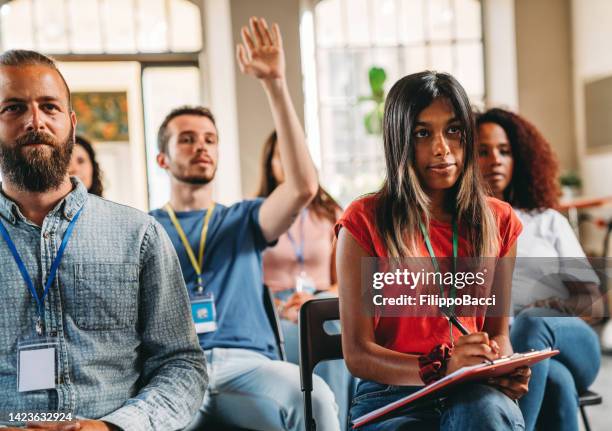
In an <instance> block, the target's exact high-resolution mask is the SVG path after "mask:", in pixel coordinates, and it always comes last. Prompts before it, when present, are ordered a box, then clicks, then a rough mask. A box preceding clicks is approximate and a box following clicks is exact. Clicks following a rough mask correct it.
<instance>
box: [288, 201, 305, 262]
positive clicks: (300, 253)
mask: <svg viewBox="0 0 612 431" xmlns="http://www.w3.org/2000/svg"><path fill="white" fill-rule="evenodd" d="M307 213H308V208H304V209H303V210H302V213H301V214H300V245H299V246H298V245H297V244H296V243H295V239H293V236H292V235H291V232H289V231H287V237H288V238H289V241H290V242H291V245H292V246H293V250H294V251H295V257H296V258H297V261H298V263H299V264H300V266H301V267H302V268H303V267H304V219H305V218H306V214H307Z"/></svg>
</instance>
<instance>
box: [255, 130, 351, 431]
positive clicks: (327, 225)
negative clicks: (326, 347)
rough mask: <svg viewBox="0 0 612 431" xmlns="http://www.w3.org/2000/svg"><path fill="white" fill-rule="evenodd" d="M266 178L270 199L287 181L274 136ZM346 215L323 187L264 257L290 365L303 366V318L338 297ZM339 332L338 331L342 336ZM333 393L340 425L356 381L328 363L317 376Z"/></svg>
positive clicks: (340, 365) (266, 155)
mask: <svg viewBox="0 0 612 431" xmlns="http://www.w3.org/2000/svg"><path fill="white" fill-rule="evenodd" d="M261 161H262V175H261V180H260V185H259V191H258V193H257V195H258V196H259V197H261V198H267V197H268V196H270V194H271V193H272V192H273V191H274V190H275V189H276V187H278V185H279V184H282V183H283V182H284V181H285V173H284V171H283V166H282V162H281V158H280V151H279V146H278V137H277V134H276V131H274V132H272V133H271V134H270V136H269V137H268V139H267V140H266V142H265V144H264V147H263V152H262V160H261ZM341 214H342V209H341V208H340V205H338V203H337V202H336V201H335V200H334V199H333V198H332V197H331V196H330V195H329V193H327V192H326V191H325V190H324V189H323V187H321V186H319V189H318V191H317V194H316V195H315V197H314V199H313V200H312V201H311V202H310V204H309V205H308V206H307V207H306V208H304V209H303V210H302V212H301V213H300V215H299V216H298V217H297V219H296V220H295V222H293V225H291V227H290V228H289V230H288V231H287V232H286V233H284V234H282V235H281V236H280V237H279V238H278V244H276V245H275V246H274V247H270V248H268V249H267V250H266V252H265V253H264V255H263V266H264V284H265V285H266V286H268V288H269V289H270V290H271V291H272V293H273V294H274V297H275V302H276V304H277V307H278V310H279V315H280V317H281V326H282V331H283V335H284V339H285V348H286V352H287V360H288V361H289V362H292V363H294V364H299V330H298V325H297V323H298V315H299V311H300V307H301V306H302V304H303V303H304V302H306V301H308V300H309V299H312V298H324V297H330V296H338V284H337V280H336V266H335V259H334V224H335V223H336V220H337V219H338V218H339V217H340V215H341ZM339 329H340V328H339V327H337V328H336V329H335V330H336V331H338V332H339ZM315 373H316V374H318V375H319V376H321V377H322V378H323V380H325V382H326V383H327V384H328V385H329V387H330V388H331V390H332V391H333V392H334V395H335V397H336V402H337V404H338V413H339V415H340V416H339V419H340V424H346V412H347V409H348V403H349V402H350V397H351V395H352V388H353V386H352V382H353V378H352V377H351V375H350V373H349V372H348V370H347V369H346V366H345V365H344V361H342V360H337V361H326V362H323V363H321V364H320V365H319V366H318V367H317V369H316V371H315Z"/></svg>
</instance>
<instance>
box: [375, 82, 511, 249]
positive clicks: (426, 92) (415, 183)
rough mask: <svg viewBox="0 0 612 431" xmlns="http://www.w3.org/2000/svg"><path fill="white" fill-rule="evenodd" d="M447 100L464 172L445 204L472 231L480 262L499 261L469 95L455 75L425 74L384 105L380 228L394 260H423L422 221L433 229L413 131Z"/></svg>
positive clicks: (398, 88) (397, 88) (396, 89)
mask: <svg viewBox="0 0 612 431" xmlns="http://www.w3.org/2000/svg"><path fill="white" fill-rule="evenodd" d="M440 97H442V98H445V99H448V100H449V102H450V103H451V105H452V106H453V109H454V112H455V116H456V117H457V119H458V120H459V122H460V123H461V130H462V132H461V141H462V145H463V151H464V162H463V172H462V173H461V175H460V176H459V178H458V180H457V183H456V184H455V185H454V186H453V188H452V190H451V192H452V193H451V194H452V198H451V199H449V200H448V201H447V202H446V204H447V206H448V208H449V209H450V210H452V211H453V212H455V213H456V214H457V217H458V222H459V223H462V222H463V223H464V224H465V226H466V228H467V240H468V242H469V243H470V244H472V247H473V249H472V250H471V252H472V253H474V255H475V256H495V255H496V254H497V250H498V247H499V245H498V234H497V228H496V222H495V219H494V217H493V213H492V211H491V210H490V208H489V206H488V204H487V202H486V196H485V193H484V192H483V189H482V185H481V182H480V176H479V174H478V170H477V169H478V163H477V162H478V161H477V159H476V152H475V151H476V149H475V144H474V137H475V124H474V115H473V114H472V108H471V106H470V102H469V99H468V97H467V94H466V93H465V90H464V89H463V87H461V85H460V84H459V82H457V80H456V79H455V78H453V77H452V76H451V75H449V74H446V73H436V72H430V71H425V72H420V73H415V74H412V75H408V76H405V77H404V78H402V79H400V80H399V81H397V82H396V83H395V85H393V87H392V88H391V90H390V91H389V94H388V96H387V100H386V102H385V113H384V119H383V142H384V149H385V162H386V178H385V182H384V184H383V186H382V188H381V189H380V190H379V191H378V193H377V195H378V198H379V201H378V202H379V205H378V207H377V210H376V226H377V229H378V231H379V234H380V235H381V237H382V238H383V241H384V242H385V245H386V248H387V250H388V254H389V257H404V256H410V255H412V256H416V255H418V239H419V238H420V236H421V234H420V230H419V216H420V215H423V216H424V218H425V222H426V224H428V223H429V204H430V201H429V197H428V196H427V194H426V193H425V192H424V190H423V188H422V187H421V184H420V181H419V179H418V176H417V172H416V168H415V148H414V142H413V132H414V126H415V124H416V121H417V118H418V116H419V114H420V113H421V111H423V110H424V109H425V108H426V107H428V106H429V105H430V104H431V103H432V102H433V101H434V99H436V98H440Z"/></svg>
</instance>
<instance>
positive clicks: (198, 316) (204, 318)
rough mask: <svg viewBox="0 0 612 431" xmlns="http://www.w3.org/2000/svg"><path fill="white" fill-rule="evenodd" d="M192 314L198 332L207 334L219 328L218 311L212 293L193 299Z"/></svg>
mask: <svg viewBox="0 0 612 431" xmlns="http://www.w3.org/2000/svg"><path fill="white" fill-rule="evenodd" d="M191 316H192V318H193V323H194V325H195V329H196V333H198V334H205V333H207V332H213V331H216V330H217V311H216V309H215V298H214V296H213V295H212V293H210V294H206V295H202V296H197V297H195V298H194V299H192V300H191Z"/></svg>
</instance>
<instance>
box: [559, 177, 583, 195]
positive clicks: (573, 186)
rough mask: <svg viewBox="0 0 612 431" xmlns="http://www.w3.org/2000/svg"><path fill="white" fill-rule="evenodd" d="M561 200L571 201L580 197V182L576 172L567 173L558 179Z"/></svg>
mask: <svg viewBox="0 0 612 431" xmlns="http://www.w3.org/2000/svg"><path fill="white" fill-rule="evenodd" d="M559 182H560V183H561V193H562V199H563V200H571V199H574V198H575V197H577V196H579V195H580V189H581V187H582V180H581V179H580V177H579V176H578V174H577V173H576V172H573V171H569V172H566V173H564V174H563V175H561V176H560V177H559Z"/></svg>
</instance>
